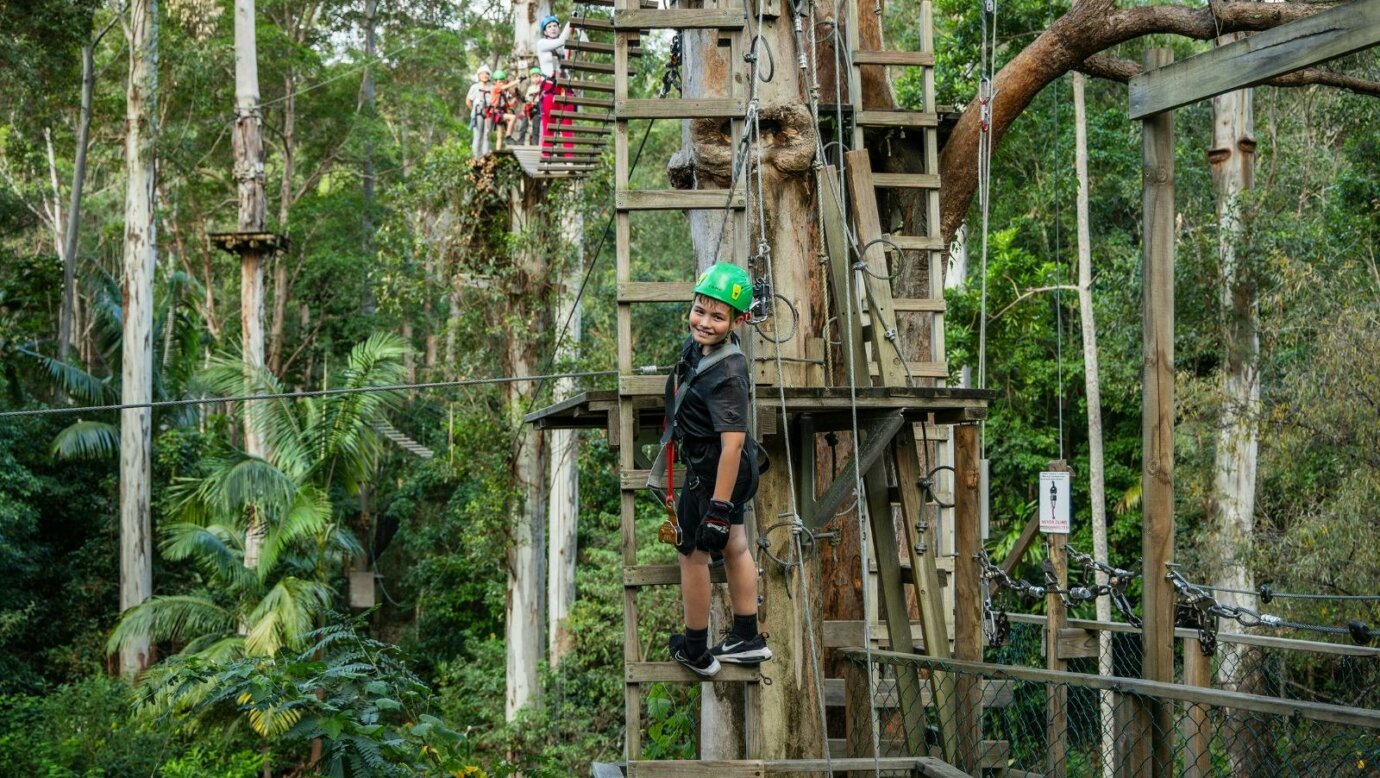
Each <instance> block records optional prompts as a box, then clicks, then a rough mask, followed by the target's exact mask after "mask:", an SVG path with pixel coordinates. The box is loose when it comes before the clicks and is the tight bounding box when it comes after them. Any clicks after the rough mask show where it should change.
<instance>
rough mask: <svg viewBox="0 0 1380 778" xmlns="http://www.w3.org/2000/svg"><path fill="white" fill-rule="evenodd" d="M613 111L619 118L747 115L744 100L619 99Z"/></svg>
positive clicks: (731, 116)
mask: <svg viewBox="0 0 1380 778" xmlns="http://www.w3.org/2000/svg"><path fill="white" fill-rule="evenodd" d="M613 112H614V113H615V114H617V115H618V118H619V119H694V118H698V117H701V116H723V117H728V118H737V119H741V118H743V117H744V116H746V115H747V105H746V104H745V103H744V102H743V101H742V100H734V99H726V100H617V101H615V103H614V107H613Z"/></svg>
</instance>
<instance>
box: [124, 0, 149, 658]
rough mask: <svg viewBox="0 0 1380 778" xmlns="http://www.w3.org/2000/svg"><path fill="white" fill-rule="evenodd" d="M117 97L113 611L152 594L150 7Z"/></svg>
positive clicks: (137, 653)
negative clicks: (120, 254) (118, 344)
mask: <svg viewBox="0 0 1380 778" xmlns="http://www.w3.org/2000/svg"><path fill="white" fill-rule="evenodd" d="M128 8H129V25H128V27H127V37H128V42H129V85H128V88H127V90H126V92H125V230H124V233H125V245H124V277H123V279H122V287H123V288H122V289H121V293H122V295H123V297H124V333H123V345H122V350H121V353H122V359H121V375H120V381H121V384H120V402H121V403H122V404H123V405H126V406H128V405H141V404H143V405H145V407H134V408H128V407H127V408H124V409H122V410H121V411H120V611H121V612H124V611H127V610H129V609H130V608H133V607H134V606H136V605H138V604H140V603H142V602H144V601H145V600H147V599H148V598H149V596H150V595H151V594H152V593H153V567H152V560H153V542H152V520H151V517H150V510H149V500H150V488H151V481H150V478H151V477H150V455H149V449H150V448H151V447H152V443H153V441H152V428H153V425H152V416H153V411H152V409H150V408H148V407H147V405H146V404H147V403H149V402H151V401H152V400H153V275H154V266H155V264H156V261H157V233H156V230H155V226H156V223H155V221H154V203H153V192H154V164H153V145H154V133H155V132H156V125H155V119H156V117H157V115H158V112H157V96H158V80H157V79H158V26H157V21H158V3H157V0H130V3H129V6H128ZM151 662H152V656H151V649H150V646H149V642H148V638H147V637H143V638H140V639H131V640H126V641H125V642H124V643H122V644H121V646H120V674H121V675H124V676H126V677H132V676H134V675H136V674H138V673H139V672H140V671H141V670H143V669H144V668H145V667H147V666H148V665H149V664H150V663H151Z"/></svg>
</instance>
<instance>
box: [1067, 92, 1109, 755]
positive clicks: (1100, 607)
mask: <svg viewBox="0 0 1380 778" xmlns="http://www.w3.org/2000/svg"><path fill="white" fill-rule="evenodd" d="M1083 80H1084V77H1083V74H1082V73H1074V74H1073V116H1074V173H1075V175H1076V176H1077V178H1078V203H1077V209H1076V210H1077V214H1076V217H1077V225H1078V227H1077V232H1078V316H1079V319H1080V321H1081V322H1082V326H1083V388H1084V392H1085V393H1086V396H1087V402H1088V502H1089V504H1090V505H1091V507H1092V540H1093V557H1094V558H1096V559H1098V560H1100V561H1103V562H1108V561H1109V560H1108V559H1107V556H1108V548H1107V468H1106V462H1105V460H1104V457H1103V450H1102V381H1101V379H1100V377H1099V375H1098V353H1097V320H1096V319H1095V318H1094V315H1093V294H1092V235H1091V229H1090V227H1089V219H1088V115H1087V107H1086V106H1087V101H1086V99H1085V97H1084V83H1083ZM1096 581H1097V584H1098V585H1099V586H1101V585H1105V584H1106V583H1107V574H1106V573H1104V572H1102V571H1098V572H1097V573H1096ZM1096 607H1097V620H1098V621H1110V620H1111V618H1112V603H1111V602H1110V600H1108V598H1106V597H1098V598H1097V606H1096ZM1097 672H1098V673H1099V674H1100V675H1103V676H1111V675H1112V674H1113V672H1112V635H1111V633H1110V632H1107V631H1106V630H1102V631H1099V632H1098V635H1097ZM1098 709H1099V711H1100V715H1101V717H1102V743H1101V748H1102V775H1103V776H1104V777H1105V778H1111V777H1112V775H1113V774H1114V770H1115V767H1116V765H1115V764H1114V761H1115V749H1116V738H1115V727H1114V726H1113V722H1112V716H1113V714H1114V712H1115V711H1114V709H1113V699H1112V694H1111V693H1110V692H1102V693H1101V694H1100V695H1099V705H1098Z"/></svg>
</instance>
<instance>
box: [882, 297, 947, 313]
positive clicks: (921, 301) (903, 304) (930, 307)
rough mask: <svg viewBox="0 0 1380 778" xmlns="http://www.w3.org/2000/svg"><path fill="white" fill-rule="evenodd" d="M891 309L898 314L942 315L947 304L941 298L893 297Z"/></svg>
mask: <svg viewBox="0 0 1380 778" xmlns="http://www.w3.org/2000/svg"><path fill="white" fill-rule="evenodd" d="M891 307H893V308H895V309H896V311H897V312H898V313H943V312H944V311H946V310H948V303H946V302H945V301H944V298H943V297H893V298H891Z"/></svg>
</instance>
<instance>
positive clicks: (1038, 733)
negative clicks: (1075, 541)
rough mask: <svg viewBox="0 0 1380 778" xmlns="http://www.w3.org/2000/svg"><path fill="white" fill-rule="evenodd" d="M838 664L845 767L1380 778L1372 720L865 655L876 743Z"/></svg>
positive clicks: (1067, 676) (1160, 689)
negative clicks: (914, 760) (884, 763)
mask: <svg viewBox="0 0 1380 778" xmlns="http://www.w3.org/2000/svg"><path fill="white" fill-rule="evenodd" d="M1014 633H1015V631H1014V630H1013V642H1014ZM845 653H846V655H847V657H848V659H849V666H848V671H847V672H848V678H847V681H846V683H847V689H848V691H847V695H848V700H849V705H848V722H847V730H848V731H847V741H846V742H847V749H848V754H849V755H851V756H871V755H873V754H874V753H877V752H876V751H874V744H875V746H876V747H878V748H879V750H880V754H881V755H882V756H900V755H905V754H911V755H929V756H935V757H940V758H943V759H945V761H948V762H949V763H951V764H953V765H955V766H957V767H959V768H961V769H963V770H964V771H966V772H968V773H969V774H970V775H983V774H986V775H1007V776H1035V775H1039V776H1044V777H1045V778H1056V777H1058V778H1063V777H1066V776H1067V777H1070V778H1073V777H1077V776H1099V777H1101V776H1107V778H1114V777H1115V778H1120V777H1121V776H1127V777H1130V776H1137V777H1138V776H1155V777H1156V778H1159V777H1160V776H1167V775H1174V776H1231V777H1232V778H1237V777H1238V776H1304V775H1307V776H1316V777H1317V778H1324V777H1325V778H1343V777H1345V776H1361V775H1377V774H1380V771H1377V765H1380V712H1377V711H1369V710H1362V709H1355V708H1344V707H1341V706H1335V705H1326V704H1318V703H1311V702H1300V701H1297V700H1294V701H1290V700H1283V699H1273V698H1269V697H1261V696H1255V695H1245V694H1238V693H1234V692H1223V691H1220V690H1213V689H1199V688H1194V687H1190V686H1171V685H1167V684H1147V683H1146V682H1143V681H1136V680H1132V679H1128V678H1111V677H1099V676H1096V675H1093V674H1083V673H1051V672H1049V671H1046V670H1041V669H1035V668H1031V667H1029V666H1026V667H1021V666H1017V665H1013V666H1007V667H1003V666H999V665H993V664H983V663H976V662H958V661H949V660H939V659H935V658H932V657H925V656H908V655H903V654H894V653H890V652H873V653H872V655H871V656H872V661H873V665H872V667H873V674H872V682H871V686H872V688H873V690H874V691H875V692H876V697H875V699H876V700H877V704H876V713H875V717H876V719H875V720H876V722H877V728H876V730H875V732H874V730H873V723H872V722H873V716H872V715H871V712H870V710H869V708H868V706H867V704H866V701H867V694H868V691H867V690H868V687H869V682H868V672H867V654H865V653H863V652H860V651H848V652H845ZM1079 661H1088V660H1079ZM1091 661H1092V662H1093V663H1094V672H1095V663H1096V659H1095V658H1093V659H1092V660H1091ZM1266 664H1268V662H1266ZM1277 664H1278V663H1277ZM1285 664H1287V662H1286V663H1285Z"/></svg>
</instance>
